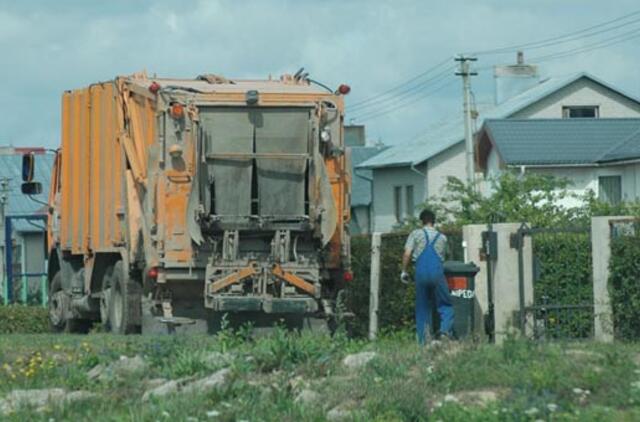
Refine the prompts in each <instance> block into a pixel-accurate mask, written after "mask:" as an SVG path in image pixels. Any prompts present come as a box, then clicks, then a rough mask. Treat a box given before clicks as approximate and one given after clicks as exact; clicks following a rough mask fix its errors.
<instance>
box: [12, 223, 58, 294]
mask: <svg viewBox="0 0 640 422" xmlns="http://www.w3.org/2000/svg"><path fill="white" fill-rule="evenodd" d="M46 222H47V216H46V215H39V214H25V215H10V216H6V217H5V221H4V254H3V255H4V256H3V258H4V260H3V261H4V262H3V264H4V274H3V275H4V280H3V281H4V282H3V291H2V298H3V302H4V304H5V305H6V304H9V303H22V304H25V305H27V304H28V305H42V306H46V305H47V301H48V291H47V272H46V268H47V261H46V247H45V242H46Z"/></svg>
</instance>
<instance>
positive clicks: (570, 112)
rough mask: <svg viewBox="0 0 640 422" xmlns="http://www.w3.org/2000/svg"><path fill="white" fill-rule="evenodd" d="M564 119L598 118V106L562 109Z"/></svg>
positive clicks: (566, 107)
mask: <svg viewBox="0 0 640 422" xmlns="http://www.w3.org/2000/svg"><path fill="white" fill-rule="evenodd" d="M562 117H563V118H565V119H580V118H592V119H593V118H598V117H600V113H599V109H598V106H565V107H562Z"/></svg>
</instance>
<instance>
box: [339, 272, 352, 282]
mask: <svg viewBox="0 0 640 422" xmlns="http://www.w3.org/2000/svg"><path fill="white" fill-rule="evenodd" d="M342 279H343V280H344V281H346V282H347V283H349V282H351V281H353V273H352V272H351V271H345V272H344V274H342Z"/></svg>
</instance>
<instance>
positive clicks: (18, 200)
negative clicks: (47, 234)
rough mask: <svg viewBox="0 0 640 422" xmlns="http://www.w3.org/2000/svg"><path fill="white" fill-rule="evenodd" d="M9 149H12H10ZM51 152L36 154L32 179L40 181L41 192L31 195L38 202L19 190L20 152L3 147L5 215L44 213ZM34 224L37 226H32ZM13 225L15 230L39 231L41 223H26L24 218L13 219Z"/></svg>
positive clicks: (1, 166) (1, 168) (0, 158)
mask: <svg viewBox="0 0 640 422" xmlns="http://www.w3.org/2000/svg"><path fill="white" fill-rule="evenodd" d="M10 150H13V152H12V151H10ZM53 160H54V155H53V154H48V153H45V154H36V155H35V171H34V178H33V179H34V181H37V182H40V183H42V193H41V194H39V195H33V198H35V199H37V200H38V201H40V202H41V203H38V202H36V201H34V200H32V199H30V198H29V197H28V196H26V195H23V194H22V192H21V191H20V185H21V183H22V154H21V153H20V151H18V150H17V149H4V148H3V151H2V153H0V178H5V177H6V178H9V179H10V180H9V194H8V199H7V211H6V215H8V216H10V215H21V214H44V213H46V208H47V207H46V205H44V204H46V203H47V200H48V198H49V182H50V180H51V170H52V168H53ZM34 224H36V225H37V226H34ZM13 227H14V228H15V230H17V231H22V232H28V231H40V229H39V228H38V227H42V223H40V222H38V223H36V222H34V223H33V224H30V223H28V222H27V221H25V220H14V224H13Z"/></svg>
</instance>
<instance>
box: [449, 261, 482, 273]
mask: <svg viewBox="0 0 640 422" xmlns="http://www.w3.org/2000/svg"><path fill="white" fill-rule="evenodd" d="M478 271H480V268H479V267H477V266H476V264H474V263H473V262H462V261H445V262H444V273H445V274H446V275H463V276H474V275H476V274H477V273H478Z"/></svg>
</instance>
